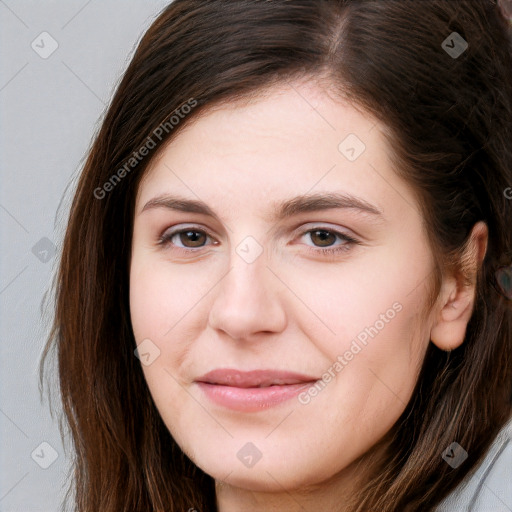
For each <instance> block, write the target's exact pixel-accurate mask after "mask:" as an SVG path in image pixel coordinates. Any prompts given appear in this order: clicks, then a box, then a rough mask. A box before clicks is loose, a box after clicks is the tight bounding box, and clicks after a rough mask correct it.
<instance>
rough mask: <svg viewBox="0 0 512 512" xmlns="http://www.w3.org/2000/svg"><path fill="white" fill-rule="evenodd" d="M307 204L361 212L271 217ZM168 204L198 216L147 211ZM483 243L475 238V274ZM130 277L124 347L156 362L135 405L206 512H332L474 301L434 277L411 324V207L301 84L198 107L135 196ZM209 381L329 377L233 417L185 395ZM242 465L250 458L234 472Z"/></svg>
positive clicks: (199, 395)
mask: <svg viewBox="0 0 512 512" xmlns="http://www.w3.org/2000/svg"><path fill="white" fill-rule="evenodd" d="M348 134H355V135H356V136H357V137H358V138H359V139H360V140H361V141H363V143H364V145H365V150H364V152H362V154H361V155H360V156H359V157H358V158H357V159H355V160H354V161H350V160H349V159H348V158H347V157H346V156H345V155H344V154H342V152H341V151H340V150H339V149H338V146H339V144H340V142H342V141H343V140H344V139H345V138H346V137H347V135H348ZM348 140H349V141H350V142H351V144H349V146H353V145H354V139H348ZM343 147H345V146H343ZM349 154H350V152H349ZM322 193H331V194H332V193H339V194H345V195H350V196H354V197H357V198H358V199H359V200H360V201H361V200H362V201H364V203H365V204H366V205H371V207H372V208H373V209H374V210H375V211H374V212H369V211H366V210H363V209H359V208H356V207H355V206H354V205H352V207H330V208H328V209H316V210H311V211H300V212H297V211H296V212H292V215H290V216H287V217H283V218H277V217H276V215H275V211H274V210H275V208H279V205H281V203H283V202H285V201H288V200H290V199H292V198H294V197H297V196H303V195H305V194H322ZM171 194H172V195H176V196H180V197H182V198H183V199H188V200H194V201H199V200H200V201H202V202H204V203H206V205H207V206H208V207H209V209H210V210H211V212H213V214H214V216H212V215H210V214H209V213H208V212H202V213H199V212H192V211H181V210H180V211H178V210H176V209H173V208H170V207H169V206H170V204H169V203H167V205H165V204H164V203H165V202H162V201H159V202H153V203H152V205H151V204H150V205H148V202H149V201H151V200H153V199H155V198H162V197H163V196H166V195H171ZM146 205H147V206H146ZM145 206H146V207H145ZM345 206H346V205H345ZM171 228H172V230H171ZM179 229H182V230H185V233H183V234H182V235H180V234H174V232H176V231H178V230H179ZM308 230H309V231H308ZM315 230H316V231H315ZM318 230H320V231H321V233H318ZM172 231H174V232H172ZM186 231H189V232H190V231H193V233H191V234H190V235H189V236H187V235H186ZM336 232H339V233H341V234H342V235H346V236H349V237H352V238H353V239H355V240H357V242H358V243H351V242H347V241H345V240H344V239H343V238H342V237H340V236H338V235H336ZM163 234H166V235H169V236H168V237H167V242H166V243H164V244H159V243H158V240H159V238H160V237H161V236H162V235H163ZM173 235H174V236H173ZM248 236H250V237H252V238H251V239H248V240H249V241H248V240H245V241H244V239H246V237H248ZM486 237H487V232H486V228H485V225H483V224H479V225H477V226H476V228H475V230H474V232H473V237H472V239H471V240H472V244H471V246H470V249H471V254H470V260H469V261H470V264H471V265H470V266H471V267H472V268H474V269H476V267H477V265H478V263H479V261H481V259H482V258H483V255H484V253H485V245H486ZM240 243H242V245H241V246H239V244H240ZM237 246H239V247H238V250H237ZM323 247H324V248H328V247H330V248H337V249H339V248H340V247H341V248H343V249H344V250H340V251H338V252H337V253H334V254H330V255H329V254H323V253H322V252H321V249H322V248H323ZM241 248H242V250H241ZM260 251H261V254H259V252H260ZM244 252H245V253H246V254H249V255H250V256H254V260H253V261H250V262H248V260H247V258H244V257H243V256H244ZM130 265H131V267H130V308H131V319H132V325H133V330H134V335H135V339H136V341H137V344H139V343H141V342H142V341H143V340H146V339H149V340H151V343H152V344H153V345H152V346H153V347H154V346H156V347H158V350H159V351H160V353H159V357H157V358H156V359H155V360H154V362H152V363H151V364H149V365H147V366H146V365H144V366H143V370H144V375H145V378H146V380H147V383H148V387H149V390H150V392H151V394H152V396H153V399H154V401H155V404H156V406H157V408H158V410H159V412H160V414H161V416H162V419H163V421H164V422H165V424H166V425H167V427H168V429H169V431H170V432H171V434H172V435H173V437H174V438H175V439H176V441H177V443H178V444H179V445H180V447H181V448H182V449H183V451H184V452H185V453H186V454H187V455H188V456H189V457H190V458H191V459H192V460H193V461H194V462H195V463H196V464H197V465H198V466H199V467H200V468H201V469H203V470H204V471H205V472H206V473H208V474H209V475H211V476H212V477H213V478H214V479H215V480H216V489H217V501H218V508H219V511H220V512H235V511H239V510H244V511H249V512H251V511H254V512H256V511H274V510H275V511H278V510H279V511H283V510H285V511H295V510H308V511H309V510H326V511H329V510H338V511H339V510H342V506H343V504H342V501H340V497H342V496H346V497H347V496H350V495H351V493H352V491H353V490H354V489H356V488H357V485H358V482H360V479H361V478H364V475H365V473H364V468H365V467H366V465H367V464H368V461H369V459H370V457H372V460H375V457H376V456H378V450H377V449H376V448H375V447H376V443H377V442H378V441H379V440H381V439H382V438H383V436H384V435H385V434H386V433H387V432H388V431H389V430H390V428H391V427H392V426H393V424H394V423H395V422H396V420H397V419H398V418H399V416H400V415H401V414H402V412H403V411H404V409H405V406H406V404H407V402H408V401H409V399H410V398H411V395H412V393H413V390H414V386H415V383H416V381H417V377H418V373H419V370H420V368H421V363H422V361H423V358H424V354H425V351H426V349H427V346H428V344H429V342H430V340H432V342H434V343H436V344H437V345H438V346H439V347H440V348H441V349H443V350H449V349H453V348H456V347H457V346H458V345H459V344H460V343H461V342H462V340H463V338H464V333H465V329H466V326H467V322H468V320H469V318H470V316H471V311H472V307H473V301H474V289H473V287H471V286H464V285H463V284H462V282H461V280H460V279H459V278H458V277H457V276H456V275H453V276H450V275H448V276H446V277H445V278H444V280H443V284H442V288H441V291H440V294H439V297H438V301H437V303H436V305H435V307H434V308H433V309H432V310H431V311H430V313H429V314H428V315H424V314H422V312H423V311H424V307H425V304H426V300H427V293H428V285H429V282H430V281H429V280H430V279H431V277H432V271H433V268H434V260H433V256H432V252H431V250H430V248H429V244H428V241H427V237H426V234H425V232H424V229H423V227H422V217H421V214H420V211H419V208H418V203H417V199H416V196H415V194H414V193H413V191H412V190H411V189H410V187H409V186H408V185H407V184H406V183H404V182H403V181H402V180H401V179H399V178H398V176H397V175H396V174H395V173H394V171H393V169H392V166H391V163H390V159H389V148H388V147H387V145H386V142H385V139H384V136H383V134H382V126H381V124H380V123H378V122H377V121H376V120H375V119H373V118H372V117H371V116H369V115H368V114H363V113H362V112H361V111H360V110H356V109H355V108H354V107H353V106H351V105H350V104H348V103H346V102H342V101H341V100H340V99H336V100H334V99H333V97H332V95H329V94H328V93H327V92H326V91H325V90H324V89H323V88H321V87H320V86H319V85H317V84H313V83H297V84H295V85H294V87H290V86H288V85H286V86H284V85H283V86H282V87H279V88H277V87H276V88H275V89H274V90H272V91H271V94H267V95H265V96H262V97H261V98H260V99H259V100H258V101H254V102H250V103H247V104H236V105H230V106H226V105H225V106H223V107H221V108H216V109H212V110H211V111H209V112H208V113H207V115H205V116H204V117H201V118H200V119H198V120H196V122H194V123H192V124H190V125H189V126H187V128H186V129H185V130H183V131H182V132H180V133H179V135H178V136H177V137H176V138H175V139H173V140H172V142H171V143H170V144H169V145H168V146H167V147H166V148H165V149H164V151H163V152H162V153H161V154H160V155H159V157H158V158H157V159H155V160H154V161H153V162H152V165H151V167H150V169H149V170H148V172H147V173H146V175H145V176H144V179H143V180H142V182H141V184H140V187H139V190H138V195H137V200H136V205H135V216H134V231H133V245H132V255H131V263H130ZM390 311H391V312H390ZM386 312H388V313H386ZM382 315H384V317H385V318H383V316H382ZM386 315H387V316H386ZM379 321H380V323H377V322H379ZM371 326H373V327H374V331H373V335H372V336H369V337H368V339H367V343H366V344H362V343H359V346H360V350H359V351H358V350H357V349H354V345H353V341H354V340H355V339H357V336H358V335H359V336H360V338H359V339H361V337H364V335H362V334H361V333H362V332H364V331H365V328H370V327H371ZM351 347H352V351H351ZM152 350H153V349H152ZM350 354H352V356H350ZM339 356H342V359H343V364H342V369H341V370H340V369H339V368H340V366H339V365H338V366H336V367H335V363H336V361H338V362H339V361H340V359H339ZM219 368H221V369H225V368H228V369H237V370H240V371H251V370H256V369H271V370H286V371H292V372H296V373H300V374H303V375H307V376H310V377H313V378H314V380H318V381H320V380H321V379H322V376H323V375H325V374H326V372H327V377H325V378H324V386H323V387H322V389H321V391H319V392H317V393H316V394H315V393H314V391H311V394H307V393H306V395H304V394H303V395H301V396H302V400H300V399H299V397H298V396H294V397H293V398H291V399H288V400H285V401H283V402H280V403H278V404H273V405H272V406H269V407H262V408H261V409H260V410H256V411H255V410H239V409H237V408H236V407H235V408H232V407H227V406H225V405H223V404H219V403H217V402H215V401H214V400H212V399H211V397H210V396H209V395H208V394H207V393H205V392H204V389H203V388H202V387H201V385H199V384H198V381H197V380H198V378H199V377H200V376H203V375H204V374H206V373H207V372H210V371H211V370H215V369H219ZM329 369H330V373H329ZM329 375H330V378H329ZM326 381H328V382H327V383H325V382H326ZM308 389H309V387H308ZM306 391H307V390H306ZM308 397H309V399H308ZM247 443H252V444H251V445H248V446H246V445H247ZM244 446H245V450H246V451H243V452H241V454H240V450H241V449H242V448H243V447H244ZM441 451H442V449H441V450H440V453H441ZM247 454H249V455H250V456H254V457H256V458H257V457H259V456H261V458H260V459H259V460H258V461H257V462H256V463H255V464H254V465H252V466H251V467H249V466H248V465H246V464H245V463H243V460H247V461H249V460H252V459H243V457H244V455H245V456H247ZM249 464H250V463H249ZM362 468H363V469H362ZM191 506H193V504H191Z"/></svg>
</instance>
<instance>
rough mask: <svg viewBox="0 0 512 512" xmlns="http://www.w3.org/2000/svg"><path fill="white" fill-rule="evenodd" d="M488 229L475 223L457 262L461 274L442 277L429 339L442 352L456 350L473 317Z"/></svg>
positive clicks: (479, 223)
mask: <svg viewBox="0 0 512 512" xmlns="http://www.w3.org/2000/svg"><path fill="white" fill-rule="evenodd" d="M488 236H489V234H488V229H487V225H486V224H485V223H484V222H477V223H476V224H475V225H474V226H473V229H472V231H471V234H470V237H469V239H468V243H467V244H466V247H465V248H464V252H463V254H462V258H461V260H460V266H459V268H460V270H458V271H457V272H456V273H455V274H452V275H448V276H445V277H444V278H443V283H442V285H441V291H440V293H439V297H438V302H437V307H436V310H435V311H436V312H435V318H434V323H433V325H432V329H431V332H430V339H431V341H432V343H434V345H436V346H437V347H438V348H440V349H441V350H446V351H450V350H453V349H455V348H457V347H459V346H460V345H461V344H462V343H463V341H464V338H465V336H466V328H467V325H468V322H469V319H470V318H471V314H472V313H473V306H474V303H475V294H476V276H477V273H478V269H479V268H480V266H481V265H482V262H483V260H484V257H485V253H486V251H487V240H488Z"/></svg>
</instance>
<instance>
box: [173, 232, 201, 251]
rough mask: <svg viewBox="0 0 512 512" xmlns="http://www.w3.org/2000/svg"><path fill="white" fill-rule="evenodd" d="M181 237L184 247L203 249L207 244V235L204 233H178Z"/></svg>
mask: <svg viewBox="0 0 512 512" xmlns="http://www.w3.org/2000/svg"><path fill="white" fill-rule="evenodd" d="M176 235H178V236H179V240H180V242H181V244H183V246H184V247H191V248H195V247H202V246H203V245H204V244H205V242H206V238H207V235H206V233H203V232H202V231H181V232H179V233H176Z"/></svg>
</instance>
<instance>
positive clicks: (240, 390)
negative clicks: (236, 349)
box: [195, 369, 317, 412]
mask: <svg viewBox="0 0 512 512" xmlns="http://www.w3.org/2000/svg"><path fill="white" fill-rule="evenodd" d="M316 381H317V378H315V377H312V376H310V375H304V374H299V373H292V372H288V371H280V370H253V371H249V372H242V371H240V370H233V369H217V370H213V371H211V372H208V373H207V374H205V375H203V376H202V377H199V378H198V379H196V381H195V382H196V383H197V385H198V386H199V388H200V389H201V390H202V391H203V393H205V395H206V396H207V397H208V398H209V399H210V400H211V401H212V402H213V403H215V404H216V405H220V406H221V407H224V408H228V409H233V410H238V411H243V412H256V411H261V410H264V409H268V408H269V407H273V406H276V405H278V404H281V403H283V402H285V401H286V400H289V399H291V398H293V397H294V396H296V395H298V394H299V393H300V392H301V391H302V390H303V389H305V388H307V387H309V386H311V385H313V384H314V383H315V382H316Z"/></svg>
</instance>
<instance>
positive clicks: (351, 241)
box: [157, 226, 361, 256]
mask: <svg viewBox="0 0 512 512" xmlns="http://www.w3.org/2000/svg"><path fill="white" fill-rule="evenodd" d="M188 231H192V232H193V233H201V234H204V235H206V236H207V237H210V238H213V236H212V235H210V234H209V233H208V232H207V231H205V230H204V229H199V228H196V227H194V226H190V227H188V228H181V229H178V230H176V231H171V232H167V231H165V232H164V233H163V234H162V235H161V236H160V237H159V238H158V241H157V244H158V245H159V246H162V247H168V246H169V245H171V244H172V242H171V240H172V238H173V237H174V236H176V235H180V234H181V233H186V232H188ZM315 231H324V232H326V233H329V234H332V235H335V236H336V237H338V238H339V239H341V240H342V241H343V242H345V243H343V244H342V245H336V246H329V247H319V246H314V247H312V246H310V245H306V247H307V249H308V251H310V252H312V253H314V254H318V253H320V254H322V255H325V256H335V255H337V254H341V253H344V252H346V251H348V250H349V249H350V248H351V246H353V245H359V244H360V243H361V242H359V240H356V239H355V238H353V237H351V236H349V235H347V234H345V233H341V232H340V231H336V230H335V229H332V228H324V227H321V226H320V227H315V228H312V229H308V230H306V231H303V232H302V233H300V238H301V237H303V236H304V235H307V234H309V233H314V232H315ZM204 247H205V246H202V247H196V248H184V247H174V248H173V250H178V251H183V252H185V253H190V252H198V251H200V250H201V249H204Z"/></svg>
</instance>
